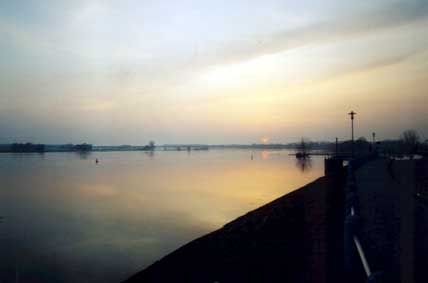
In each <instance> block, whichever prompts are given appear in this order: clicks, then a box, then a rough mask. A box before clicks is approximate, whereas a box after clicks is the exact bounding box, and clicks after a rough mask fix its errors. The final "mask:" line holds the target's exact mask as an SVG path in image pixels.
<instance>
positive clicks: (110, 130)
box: [0, 0, 428, 145]
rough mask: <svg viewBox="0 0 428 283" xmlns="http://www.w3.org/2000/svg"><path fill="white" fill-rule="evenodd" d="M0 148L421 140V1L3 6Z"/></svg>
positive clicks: (427, 90)
mask: <svg viewBox="0 0 428 283" xmlns="http://www.w3.org/2000/svg"><path fill="white" fill-rule="evenodd" d="M0 50H1V52H0V143H9V142H26V141H32V142H38V143H48V144H53V143H79V142H89V143H93V144H98V145H120V144H135V145H140V144H146V143H148V141H150V140H154V141H155V142H156V143H157V144H164V143H167V144H168V143H169V144H171V143H208V144H230V143H257V142H261V141H264V142H273V143H286V142H294V141H297V140H299V139H300V138H301V137H305V138H309V139H311V140H323V141H333V140H334V139H335V137H338V138H339V139H342V140H343V139H349V137H350V120H349V116H348V115H347V113H348V112H350V111H351V110H354V111H355V112H356V113H357V115H356V118H355V135H356V136H357V137H359V136H365V137H366V138H368V139H369V138H370V137H371V133H372V132H376V135H377V137H378V138H379V139H392V138H398V137H399V136H400V134H401V132H402V131H404V130H406V129H415V130H417V131H418V132H419V134H420V135H421V137H422V138H423V139H426V138H428V128H427V126H428V123H427V122H426V121H427V120H426V117H427V114H428V103H427V101H428V1H426V0H399V1H394V0H385V1H384V0H371V1H367V0H360V1H340V0H334V1H320V0H319V1H306V0H300V1H287V0H284V1H273V0H264V1H252V0H245V1H241V0H236V1H220V0H217V1H204V0H199V1H187V0H182V1H172V0H170V1H163V0H156V1H155V0H153V1H145V0H138V1H137V0H135V1H133V0H122V1H107V0H106V1H90V0H88V1H82V0H76V1H34V0H29V1H0Z"/></svg>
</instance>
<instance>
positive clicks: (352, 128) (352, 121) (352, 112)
mask: <svg viewBox="0 0 428 283" xmlns="http://www.w3.org/2000/svg"><path fill="white" fill-rule="evenodd" d="M356 114H357V113H355V112H354V111H351V112H349V113H348V115H350V116H351V130H352V145H351V146H352V158H354V116H355V115H356Z"/></svg>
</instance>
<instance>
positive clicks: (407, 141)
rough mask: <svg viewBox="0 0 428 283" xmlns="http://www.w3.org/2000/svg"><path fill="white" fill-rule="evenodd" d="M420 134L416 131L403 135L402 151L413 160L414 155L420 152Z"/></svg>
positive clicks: (409, 131)
mask: <svg viewBox="0 0 428 283" xmlns="http://www.w3.org/2000/svg"><path fill="white" fill-rule="evenodd" d="M419 140H420V138H419V134H418V132H416V131H415V130H405V131H404V132H403V133H402V134H401V138H400V141H401V150H402V152H403V153H404V154H407V155H409V156H410V158H413V155H414V154H415V153H416V152H417V151H418V146H419Z"/></svg>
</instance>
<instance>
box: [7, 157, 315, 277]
mask: <svg viewBox="0 0 428 283" xmlns="http://www.w3.org/2000/svg"><path fill="white" fill-rule="evenodd" d="M288 153H289V152H288V151H250V150H210V151H198V152H196V151H193V152H191V153H188V152H184V151H181V152H176V151H156V152H154V153H153V154H149V153H145V152H93V153H90V154H87V155H79V154H76V153H46V154H9V153H3V154H0V217H1V218H0V251H1V258H0V282H44V283H46V282H47V283H49V282H97V283H98V282H106V283H109V282H112V283H113V282H120V281H121V280H123V279H125V278H127V277H129V276H130V275H132V274H133V273H135V272H137V271H139V270H141V269H142V268H144V267H146V266H148V265H149V264H151V263H153V262H154V261H155V260H157V259H159V258H161V257H162V256H164V255H166V254H167V253H168V252H171V251H173V250H174V249H176V248H178V247H180V246H181V245H183V244H185V243H186V242H188V241H190V240H192V239H194V238H196V237H199V236H201V235H203V234H205V233H208V232H210V231H212V230H215V229H218V228H220V227H222V226H223V225H224V224H225V223H227V222H229V221H231V220H233V219H235V218H236V217H238V216H240V215H242V214H244V213H246V212H247V211H249V210H252V209H254V208H257V207H259V206H260V205H263V204H265V203H267V202H269V201H271V200H273V199H275V198H277V197H280V196H282V195H284V194H286V193H288V192H291V191H293V190H294V189H296V188H298V187H300V186H302V185H304V184H306V183H308V182H310V181H312V180H314V179H316V178H317V177H319V176H321V175H322V173H323V166H322V164H323V163H322V158H320V157H313V158H312V160H311V164H310V165H311V166H309V167H307V166H306V167H304V169H305V170H302V164H298V163H296V160H295V159H294V158H293V157H291V156H289V155H288ZM252 154H253V160H251V155H252ZM96 158H98V159H99V160H100V163H99V164H95V159H96Z"/></svg>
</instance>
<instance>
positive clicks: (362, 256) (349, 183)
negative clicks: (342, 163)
mask: <svg viewBox="0 0 428 283" xmlns="http://www.w3.org/2000/svg"><path fill="white" fill-rule="evenodd" d="M353 174H354V172H353V168H352V162H349V164H348V180H347V184H346V188H347V189H346V192H345V193H346V194H347V196H349V197H350V199H352V200H353V202H352V203H348V204H349V206H347V207H349V211H348V212H347V213H349V214H350V215H349V214H348V215H347V216H353V217H357V216H359V207H355V205H357V206H358V204H359V203H358V199H357V202H356V201H355V197H356V196H355V194H354V193H353V192H352V188H353V189H354V190H356V188H357V187H356V186H355V183H354V180H353V179H354V178H353ZM351 196H352V197H351ZM346 199H347V200H348V198H346ZM353 220H355V219H353ZM354 224H355V223H354ZM345 227H346V226H345ZM348 227H349V226H348ZM354 227H355V226H354ZM345 229H349V228H345ZM351 231H352V241H353V243H354V244H355V247H356V249H357V252H358V256H359V258H360V260H361V263H362V265H363V268H364V271H365V273H366V275H367V279H368V281H370V282H371V281H372V280H373V279H374V278H373V277H376V276H374V273H372V271H371V269H370V265H369V262H368V260H367V257H366V255H365V252H364V249H363V247H362V245H361V241H360V239H359V237H358V235H356V233H355V230H354V229H351Z"/></svg>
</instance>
